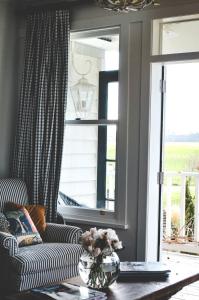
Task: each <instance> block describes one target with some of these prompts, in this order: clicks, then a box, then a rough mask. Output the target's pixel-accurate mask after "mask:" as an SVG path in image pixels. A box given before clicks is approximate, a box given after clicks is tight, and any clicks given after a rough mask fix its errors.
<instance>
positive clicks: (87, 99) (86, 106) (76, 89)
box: [70, 75, 96, 119]
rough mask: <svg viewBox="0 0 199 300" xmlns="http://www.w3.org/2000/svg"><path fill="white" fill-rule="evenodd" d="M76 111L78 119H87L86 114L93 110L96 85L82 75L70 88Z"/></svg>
mask: <svg viewBox="0 0 199 300" xmlns="http://www.w3.org/2000/svg"><path fill="white" fill-rule="evenodd" d="M70 91H71V95H72V99H73V103H74V107H75V112H76V114H77V118H78V119H85V117H86V114H87V113H88V112H90V111H91V105H92V102H93V99H94V95H95V91H96V86H95V85H93V84H91V83H89V82H88V79H86V78H85V77H84V75H83V76H82V78H81V79H79V81H78V82H77V83H76V84H75V85H73V86H72V87H71V88H70Z"/></svg>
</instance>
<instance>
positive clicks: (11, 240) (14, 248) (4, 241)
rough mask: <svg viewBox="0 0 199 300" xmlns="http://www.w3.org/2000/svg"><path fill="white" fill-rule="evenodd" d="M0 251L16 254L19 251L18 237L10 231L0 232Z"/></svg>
mask: <svg viewBox="0 0 199 300" xmlns="http://www.w3.org/2000/svg"><path fill="white" fill-rule="evenodd" d="M0 251H3V252H6V253H8V254H9V255H10V256H15V255H16V254H17V253H18V242H17V239H16V238H15V237H14V236H13V235H12V234H10V233H7V232H0Z"/></svg>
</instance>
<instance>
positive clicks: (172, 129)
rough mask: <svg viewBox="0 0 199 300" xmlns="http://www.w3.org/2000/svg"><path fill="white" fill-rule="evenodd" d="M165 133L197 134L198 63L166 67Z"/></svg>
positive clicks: (198, 108) (198, 129)
mask: <svg viewBox="0 0 199 300" xmlns="http://www.w3.org/2000/svg"><path fill="white" fill-rule="evenodd" d="M166 85H167V87H166V102H165V108H166V110H165V131H166V132H165V133H166V135H168V134H192V133H199V62H191V63H190V62H189V63H175V64H168V65H167V66H166Z"/></svg>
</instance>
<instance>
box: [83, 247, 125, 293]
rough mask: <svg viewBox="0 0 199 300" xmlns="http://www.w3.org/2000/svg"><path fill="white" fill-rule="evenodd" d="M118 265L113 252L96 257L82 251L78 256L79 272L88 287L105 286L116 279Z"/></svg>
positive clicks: (117, 259) (116, 257)
mask: <svg viewBox="0 0 199 300" xmlns="http://www.w3.org/2000/svg"><path fill="white" fill-rule="evenodd" d="M119 266H120V260H119V257H118V255H117V254H116V253H115V252H113V253H111V254H110V255H107V256H103V255H99V256H97V257H94V256H91V255H90V254H89V253H88V252H84V253H83V254H82V256H81V257H80V262H79V273H80V276H81V278H82V280H83V281H84V283H86V285H87V286H88V287H91V288H94V289H102V288H107V287H108V286H110V285H111V284H112V283H113V282H114V281H115V280H116V279H117V277H118V274H119Z"/></svg>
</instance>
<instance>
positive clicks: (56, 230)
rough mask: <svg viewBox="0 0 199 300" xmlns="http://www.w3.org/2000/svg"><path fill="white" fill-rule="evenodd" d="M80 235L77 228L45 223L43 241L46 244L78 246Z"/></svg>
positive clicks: (79, 230)
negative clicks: (71, 244)
mask: <svg viewBox="0 0 199 300" xmlns="http://www.w3.org/2000/svg"><path fill="white" fill-rule="evenodd" d="M81 235H82V230H81V229H80V228H79V227H75V226H69V225H64V224H54V223H47V225H46V230H45V233H44V236H43V239H44V241H45V242H48V243H73V244H78V243H79V238H80V236H81Z"/></svg>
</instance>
